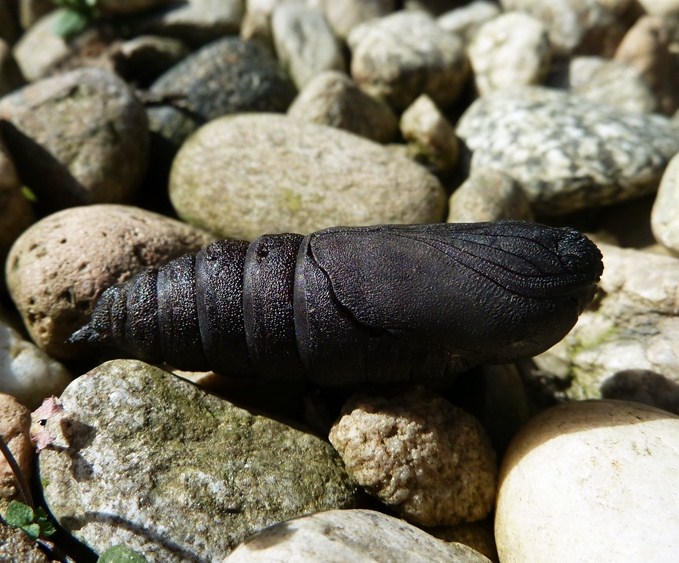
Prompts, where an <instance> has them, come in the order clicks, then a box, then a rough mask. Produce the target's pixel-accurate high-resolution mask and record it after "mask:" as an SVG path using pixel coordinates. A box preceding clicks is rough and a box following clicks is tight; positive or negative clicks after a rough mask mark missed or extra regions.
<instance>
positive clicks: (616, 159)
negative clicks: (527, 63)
mask: <svg viewBox="0 0 679 563" xmlns="http://www.w3.org/2000/svg"><path fill="white" fill-rule="evenodd" d="M457 134H458V136H459V137H461V138H462V139H464V141H465V142H466V143H467V146H468V147H469V148H470V149H471V150H472V151H474V154H473V156H472V161H471V167H472V172H473V171H474V170H481V169H493V170H500V171H502V172H505V173H506V174H509V175H510V176H512V177H513V178H514V179H515V180H517V181H518V182H519V184H520V185H521V187H522V188H523V190H524V191H525V193H526V195H527V196H528V197H529V199H530V200H531V203H532V205H533V210H534V211H535V212H537V213H542V214H545V215H554V214H559V213H567V212H569V211H574V210H577V209H583V208H586V207H594V206H599V205H605V204H610V203H616V202H620V201H624V200H627V199H632V198H635V197H639V196H642V195H645V194H649V193H653V192H654V191H655V190H656V189H657V188H658V184H659V182H660V177H661V176H662V173H663V170H664V169H665V167H666V166H667V163H668V162H669V160H670V158H672V156H674V154H676V153H677V152H678V151H679V130H678V129H677V128H675V127H672V125H671V122H670V121H669V120H668V119H666V118H664V117H662V116H656V115H653V116H648V115H640V114H637V113H632V112H626V111H623V110H620V109H617V108H614V107H611V106H608V105H604V104H597V103H594V102H589V101H587V100H585V99H583V98H581V97H578V96H572V95H569V94H566V93H563V92H557V91H552V90H548V89H545V88H537V87H534V88H518V89H515V90H507V91H502V92H495V93H493V94H490V95H488V96H484V97H483V98H480V99H478V100H477V101H476V102H474V103H473V104H472V105H471V106H470V107H469V109H468V110H467V111H466V112H465V113H464V115H463V116H462V118H461V119H460V121H459V122H458V127H457Z"/></svg>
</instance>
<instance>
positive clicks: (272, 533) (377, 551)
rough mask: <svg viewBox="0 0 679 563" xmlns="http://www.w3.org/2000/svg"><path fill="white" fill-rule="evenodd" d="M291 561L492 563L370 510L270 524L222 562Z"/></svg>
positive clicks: (464, 546)
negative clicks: (449, 562)
mask: <svg viewBox="0 0 679 563" xmlns="http://www.w3.org/2000/svg"><path fill="white" fill-rule="evenodd" d="M271 561H289V562H302V561H304V562H305V563H325V562H327V561H361V562H366V563H367V562H368V561H399V562H402V563H425V562H427V561H455V562H456V563H488V562H489V560H488V559H486V558H485V557H484V556H483V555H481V554H480V553H478V552H476V551H474V550H473V549H472V548H470V547H467V546H466V545H462V544H459V543H444V542H442V541H439V540H437V539H436V538H434V537H432V536H430V535H429V534H427V533H425V532H423V531H422V530H419V529H418V528H416V527H415V526H412V525H410V524H408V523H406V522H403V521H402V520H398V519H396V518H393V517H392V516H387V515H386V514H381V513H379V512H374V511H372V510H358V509H357V510H331V511H327V512H319V513H317V514H311V515H309V516H303V517H301V518H295V519H294V520H290V521H288V522H283V523H281V524H277V525H275V526H272V527H271V528H267V529H266V530H264V531H262V532H260V533H258V534H256V535H254V536H253V537H251V538H249V539H247V540H246V541H245V542H244V543H242V544H241V545H240V546H238V547H237V548H236V549H235V550H234V551H233V552H232V553H231V555H229V556H228V557H227V558H226V559H224V563H250V562H252V563H256V562H261V563H270V562H271Z"/></svg>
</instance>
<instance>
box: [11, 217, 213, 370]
mask: <svg viewBox="0 0 679 563" xmlns="http://www.w3.org/2000/svg"><path fill="white" fill-rule="evenodd" d="M209 240H210V237H209V236H208V235H206V234H205V233H203V232H201V231H198V230H197V229H194V228H193V227H190V226H188V225H185V224H183V223H180V222H179V221H175V220H172V219H169V218H167V217H163V216H160V215H157V214H155V213H151V212H149V211H144V210H141V209H137V208H135V207H128V206H122V205H90V206H84V207H73V208H70V209H65V210H63V211H60V212H58V213H54V214H52V215H50V216H48V217H46V218H44V219H42V220H41V221H39V222H37V223H35V224H34V225H33V226H31V227H30V228H29V229H28V230H27V231H25V232H24V233H23V234H22V235H21V237H19V239H17V241H16V242H15V244H14V246H13V247H12V250H11V251H10V254H9V257H8V259H7V265H6V278H7V286H8V288H9V291H10V294H11V296H12V299H13V300H14V303H15V304H16V306H17V309H18V310H19V312H20V313H21V316H22V318H23V321H24V324H25V325H26V328H27V329H28V332H29V334H30V335H31V338H32V339H33V340H34V342H35V343H36V344H37V345H38V346H40V347H41V348H43V349H44V350H45V351H46V352H47V353H48V354H50V355H52V356H54V357H56V358H74V357H78V356H79V355H80V354H83V353H84V350H82V349H79V348H78V347H76V346H73V345H70V344H67V343H66V339H67V338H68V337H69V336H70V335H71V334H72V333H73V331H75V330H76V329H78V328H80V327H81V326H82V325H83V324H85V323H86V322H87V321H88V320H89V315H90V314H91V312H92V308H93V307H94V303H95V302H96V300H97V299H98V298H99V295H100V294H101V292H102V291H103V290H104V289H106V288H107V287H110V286H111V285H114V284H116V283H120V282H122V281H124V280H126V279H128V278H129V277H131V276H132V275H133V274H135V273H136V272H138V271H139V270H141V269H142V268H145V267H148V266H157V265H160V264H161V263H164V262H166V261H168V260H170V259H171V258H175V257H177V256H180V255H181V254H184V253H186V252H190V251H192V250H196V249H198V248H200V247H201V246H203V245H204V244H207V242H209Z"/></svg>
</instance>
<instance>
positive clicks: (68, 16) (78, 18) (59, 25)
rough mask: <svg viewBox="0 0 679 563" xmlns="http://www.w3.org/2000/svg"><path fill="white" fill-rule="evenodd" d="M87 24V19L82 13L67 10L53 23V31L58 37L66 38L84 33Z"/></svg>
mask: <svg viewBox="0 0 679 563" xmlns="http://www.w3.org/2000/svg"><path fill="white" fill-rule="evenodd" d="M89 23H90V22H89V19H88V18H87V16H86V15H84V14H83V13H81V12H77V11H75V10H72V9H67V10H64V11H63V12H61V14H59V17H57V19H56V20H55V21H54V28H53V29H54V33H56V34H57V35H59V36H60V37H64V38H68V37H73V36H74V35H77V34H78V33H80V32H81V31H84V30H85V28H86V27H87V26H88V24H89Z"/></svg>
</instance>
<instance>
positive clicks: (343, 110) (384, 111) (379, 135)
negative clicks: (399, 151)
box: [288, 70, 398, 143]
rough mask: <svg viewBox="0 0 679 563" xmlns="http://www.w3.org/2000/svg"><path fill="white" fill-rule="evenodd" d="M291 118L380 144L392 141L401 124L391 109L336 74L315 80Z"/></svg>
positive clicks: (298, 99) (324, 74)
mask: <svg viewBox="0 0 679 563" xmlns="http://www.w3.org/2000/svg"><path fill="white" fill-rule="evenodd" d="M288 116H290V117H293V118H295V119H299V120H300V121H308V122H310V123H316V124H318V125H328V126H330V127H335V128H337V129H343V130H345V131H349V132H350V133H355V134H356V135H360V136H361V137H365V138H366V139H370V140H372V141H375V142H377V143H386V142H389V141H391V140H392V139H393V138H394V136H395V135H396V132H397V130H398V120H397V119H396V116H395V115H394V113H393V112H392V111H391V109H389V106H387V105H386V104H383V103H381V102H379V101H377V100H376V99H374V98H371V97H370V96H368V95H367V94H366V93H365V92H363V90H361V89H360V88H359V87H358V86H357V85H356V83H355V82H354V81H353V80H352V79H351V78H350V77H349V76H347V75H346V74H344V73H343V72H338V71H334V70H328V71H325V72H321V73H319V74H318V75H316V76H315V77H314V78H312V79H311V80H310V81H309V82H308V83H307V85H306V86H305V87H304V89H303V90H302V91H301V92H300V93H299V94H298V96H297V97H296V98H295V100H294V101H293V102H292V104H291V105H290V107H289V108H288Z"/></svg>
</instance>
